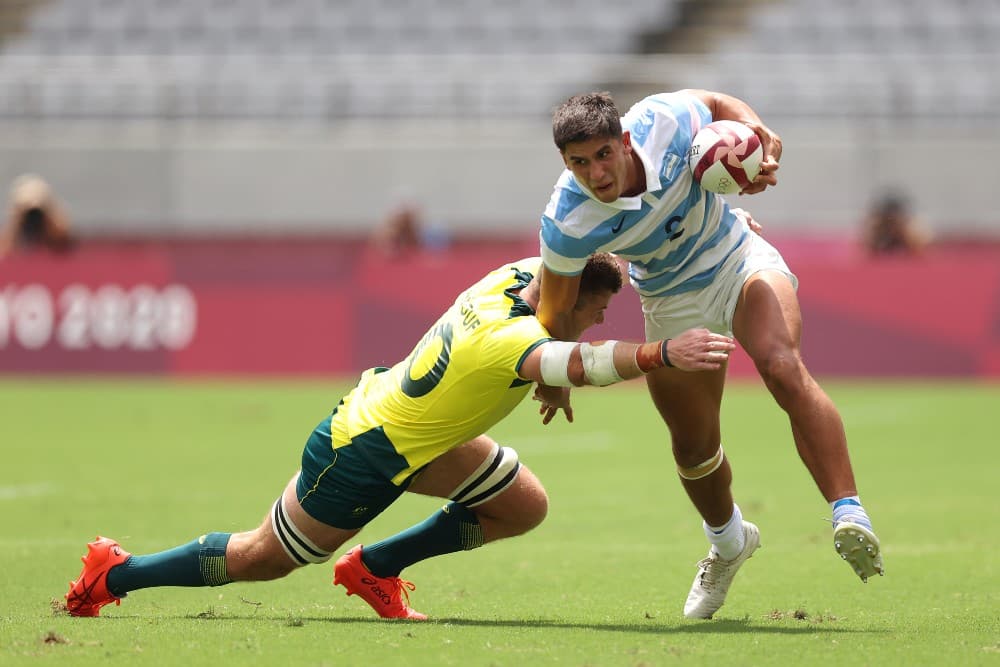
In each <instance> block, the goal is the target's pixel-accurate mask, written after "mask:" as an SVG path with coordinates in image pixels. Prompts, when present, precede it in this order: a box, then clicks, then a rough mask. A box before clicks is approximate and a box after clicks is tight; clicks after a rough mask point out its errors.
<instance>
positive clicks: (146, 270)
mask: <svg viewBox="0 0 1000 667" xmlns="http://www.w3.org/2000/svg"><path fill="white" fill-rule="evenodd" d="M778 246H779V248H781V249H782V251H783V253H784V254H785V257H786V259H787V260H788V262H789V264H790V265H791V267H792V269H793V270H794V271H795V273H796V274H797V275H798V276H799V280H800V287H799V296H800V300H801V303H802V311H803V316H804V321H805V324H804V329H803V339H804V341H803V355H804V356H805V359H806V362H807V364H808V365H809V367H810V368H811V370H812V371H813V373H814V374H816V375H824V376H988V377H1000V248H998V247H997V246H995V245H994V246H988V247H986V248H976V247H966V248H952V249H947V248H943V249H938V250H935V251H933V252H931V253H929V254H928V255H927V256H924V257H921V258H916V259H883V260H873V259H868V258H864V257H859V256H856V255H853V254H850V255H842V254H840V255H838V254H837V253H826V254H824V253H817V252H798V251H796V249H795V246H794V244H789V245H788V247H787V248H786V247H783V246H782V244H781V243H780V242H779V243H778ZM536 247H537V246H536V245H535V243H534V242H533V241H532V240H530V239H529V240H526V241H510V240H500V241H495V242H489V243H483V242H476V243H473V242H465V243H457V244H453V245H452V246H451V247H449V248H447V249H445V250H440V251H436V252H425V253H416V254H411V255H408V256H404V257H394V258H389V257H386V256H384V255H382V254H380V253H379V252H377V251H375V250H373V249H371V248H369V247H368V246H367V245H366V244H364V243H363V242H360V241H335V240H319V241H317V240H309V241H305V240H303V241H252V242H251V241H244V242H236V241H197V242H195V241H190V242H172V243H110V242H104V243H102V242H96V241H94V242H90V243H87V244H84V245H82V246H81V247H80V248H78V249H76V250H75V251H74V252H73V253H71V254H68V255H62V256H54V255H50V254H45V253H33V254H20V255H15V256H12V257H8V258H6V259H4V260H2V261H0V373H22V374H24V373H31V374H36V373H39V374H40V373H109V374H185V375H192V374H213V375H218V374H263V375H342V374H353V373H356V372H358V371H360V370H362V369H364V368H366V367H368V366H372V365H386V364H392V363H394V362H395V361H397V360H398V359H400V358H402V357H403V356H405V355H406V354H407V353H408V352H409V349H410V348H411V346H412V345H413V344H414V343H415V342H416V341H417V339H418V338H419V337H420V336H421V335H422V334H423V332H424V330H425V329H426V328H427V327H428V326H429V325H430V324H431V323H432V322H433V321H434V320H435V319H436V317H437V316H438V314H439V313H440V312H441V310H442V309H444V308H446V307H447V306H448V305H449V304H450V303H451V302H452V301H453V300H454V298H455V297H456V296H457V295H458V293H459V292H460V291H461V290H462V289H463V288H464V287H465V286H466V285H467V284H469V283H471V282H472V281H474V280H476V279H477V278H478V277H479V276H480V275H481V274H483V273H485V272H486V271H488V270H489V269H491V268H493V267H495V266H498V265H500V264H502V263H504V262H507V261H511V260H514V259H519V258H521V257H526V256H529V255H532V254H534V253H535V252H536ZM638 306H639V304H638V297H637V296H636V295H635V293H634V292H632V290H631V289H629V288H626V289H625V290H623V292H622V294H621V295H620V296H618V297H617V298H616V300H615V301H614V303H613V304H612V307H611V309H610V312H609V315H608V318H607V321H606V323H605V324H604V325H603V326H602V327H599V328H598V329H596V330H594V331H593V337H596V338H622V339H633V340H637V339H641V338H642V336H643V331H642V315H641V312H640V310H639V307H638ZM730 372H731V374H733V375H736V376H741V375H750V374H753V373H754V370H753V367H752V364H751V362H750V361H749V359H747V357H746V356H745V355H744V354H743V353H742V352H740V353H738V354H737V355H736V356H735V357H734V359H733V361H732V363H731V371H730Z"/></svg>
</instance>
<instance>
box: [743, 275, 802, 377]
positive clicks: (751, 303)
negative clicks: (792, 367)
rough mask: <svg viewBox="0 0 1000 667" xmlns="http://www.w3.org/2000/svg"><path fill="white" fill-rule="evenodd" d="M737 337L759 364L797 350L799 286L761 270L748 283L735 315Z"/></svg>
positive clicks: (800, 328) (800, 323) (799, 333)
mask: <svg viewBox="0 0 1000 667" xmlns="http://www.w3.org/2000/svg"><path fill="white" fill-rule="evenodd" d="M733 334H734V335H735V337H736V339H737V340H738V341H739V342H740V345H742V346H743V348H744V349H745V350H746V352H747V354H749V355H750V357H751V358H752V359H753V360H754V361H755V362H758V363H759V362H761V361H763V360H765V359H767V358H769V357H772V356H773V355H775V354H777V353H782V352H786V351H797V350H798V348H799V342H800V340H801V336H802V315H801V312H800V310H799V301H798V297H797V296H796V294H795V285H794V283H793V282H792V281H791V280H790V279H789V278H788V276H787V275H785V274H783V273H781V272H778V271H761V272H759V273H756V274H754V275H753V276H751V277H750V279H749V280H747V282H746V284H745V285H744V286H743V290H742V292H741V294H740V299H739V301H738V303H737V306H736V313H735V314H734V316H733Z"/></svg>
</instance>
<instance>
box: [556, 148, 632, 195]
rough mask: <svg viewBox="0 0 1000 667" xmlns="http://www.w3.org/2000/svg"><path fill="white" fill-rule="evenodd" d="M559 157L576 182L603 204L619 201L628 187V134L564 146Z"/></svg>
mask: <svg viewBox="0 0 1000 667" xmlns="http://www.w3.org/2000/svg"><path fill="white" fill-rule="evenodd" d="M562 157H563V162H564V163H565V164H566V168H567V169H569V170H570V171H572V172H573V176H575V177H576V180H577V181H578V182H579V183H581V184H582V185H583V186H584V187H586V188H587V189H588V190H590V191H591V192H593V193H594V196H595V197H597V198H598V199H599V200H601V201H602V202H604V203H610V202H613V201H614V200H616V199H618V198H619V197H620V196H621V195H622V193H623V192H625V190H626V189H627V187H628V166H629V163H630V162H631V160H632V144H631V142H630V141H629V135H628V133H625V134H623V135H622V136H621V137H617V138H608V137H595V138H594V139H587V140H586V141H576V142H573V143H571V144H567V145H566V148H565V150H563V153H562Z"/></svg>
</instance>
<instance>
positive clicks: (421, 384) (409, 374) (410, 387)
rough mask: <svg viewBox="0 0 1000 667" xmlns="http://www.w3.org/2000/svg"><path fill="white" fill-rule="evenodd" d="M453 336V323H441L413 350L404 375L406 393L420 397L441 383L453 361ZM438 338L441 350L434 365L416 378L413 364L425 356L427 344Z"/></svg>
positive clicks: (413, 396)
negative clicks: (449, 364) (449, 363)
mask: <svg viewBox="0 0 1000 667" xmlns="http://www.w3.org/2000/svg"><path fill="white" fill-rule="evenodd" d="M451 338H452V329H451V323H447V324H440V325H438V326H436V327H434V328H433V329H431V330H430V331H428V332H427V335H426V336H424V339H423V340H422V341H420V344H419V345H417V348H416V349H415V350H413V354H411V355H410V363H409V365H407V367H406V373H405V374H404V375H403V386H402V389H403V393H404V394H406V395H407V396H409V397H410V398H420V397H421V396H425V395H427V394H429V393H430V392H431V391H432V390H433V389H434V387H436V386H438V384H440V382H441V380H442V379H443V378H444V372H445V369H447V368H448V362H450V361H451ZM437 339H440V340H441V351H440V352H439V353H438V356H437V359H436V360H435V361H434V365H433V366H431V368H430V369H429V370H428V371H427V372H426V373H424V374H423V375H422V376H420V377H419V378H416V379H414V377H413V364H415V363H416V362H417V360H418V359H420V358H421V357H422V356H423V351H424V350H425V349H427V346H428V345H430V344H431V342H432V341H434V340H437Z"/></svg>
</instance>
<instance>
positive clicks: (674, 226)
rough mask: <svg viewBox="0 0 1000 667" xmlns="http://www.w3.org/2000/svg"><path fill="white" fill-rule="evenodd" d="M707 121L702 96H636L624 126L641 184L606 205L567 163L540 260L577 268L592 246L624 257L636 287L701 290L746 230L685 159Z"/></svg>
mask: <svg viewBox="0 0 1000 667" xmlns="http://www.w3.org/2000/svg"><path fill="white" fill-rule="evenodd" d="M711 121H712V117H711V112H710V111H709V110H708V107H706V106H705V105H704V104H703V103H702V102H701V100H699V99H698V98H696V97H694V96H692V95H688V94H684V93H661V94H659V95H652V96H650V97H647V98H646V99H644V100H642V101H641V102H638V103H636V104H635V105H634V106H633V107H632V108H631V109H629V111H628V113H626V114H625V116H624V117H622V130H628V131H629V132H630V133H631V136H632V146H633V148H634V150H635V151H636V153H637V154H638V155H639V157H640V159H641V160H642V164H643V165H644V166H645V169H646V191H645V192H643V193H642V194H641V195H638V196H635V197H619V198H618V199H617V200H615V201H613V202H611V203H609V204H605V203H603V202H601V201H600V200H598V199H597V198H596V197H594V196H593V194H592V193H591V192H590V191H589V190H588V189H587V188H586V187H585V186H583V185H581V184H580V183H578V182H577V180H576V178H575V177H574V176H573V173H572V172H571V171H570V170H569V169H567V170H565V171H564V172H563V174H562V176H561V177H560V178H559V181H558V182H557V183H556V186H555V192H553V194H552V199H551V200H550V201H549V205H548V207H547V208H546V209H545V214H544V215H543V216H542V231H541V234H540V236H541V249H542V253H541V254H542V259H543V260H544V262H545V265H546V267H548V268H549V269H550V270H551V271H553V272H555V273H559V274H563V275H576V274H579V273H580V272H582V271H583V267H584V266H585V265H586V263H587V258H588V257H590V255H592V254H593V253H595V252H611V253H615V254H616V255H619V256H620V257H623V258H625V259H627V260H629V262H630V264H629V277H630V279H631V281H632V285H633V286H634V287H635V289H636V291H638V292H639V294H642V295H644V296H670V295H672V294H680V293H682V292H689V291H692V290H696V289H700V288H702V287H704V286H706V285H708V284H709V283H711V282H712V280H713V279H714V278H715V275H716V273H717V272H718V271H719V268H720V267H721V266H722V264H723V262H724V261H725V260H726V258H727V257H728V256H729V255H730V254H731V253H732V252H733V251H734V250H735V249H736V248H737V247H738V246H739V244H740V242H741V241H742V240H743V239H744V237H745V235H746V234H748V233H750V232H749V228H748V227H747V225H746V223H745V222H744V221H743V220H742V219H741V218H738V217H737V216H735V215H734V214H733V213H732V212H731V211H730V210H729V206H728V205H727V204H726V201H725V199H723V197H722V196H721V195H717V194H714V193H711V192H707V191H705V190H702V189H701V187H700V186H699V185H698V184H697V183H695V181H694V178H693V177H692V175H691V170H690V169H689V168H688V165H687V153H688V149H689V148H690V147H691V142H692V140H693V139H694V135H695V134H697V132H698V130H700V129H701V128H702V127H703V126H705V125H707V124H708V123H710V122H711Z"/></svg>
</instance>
